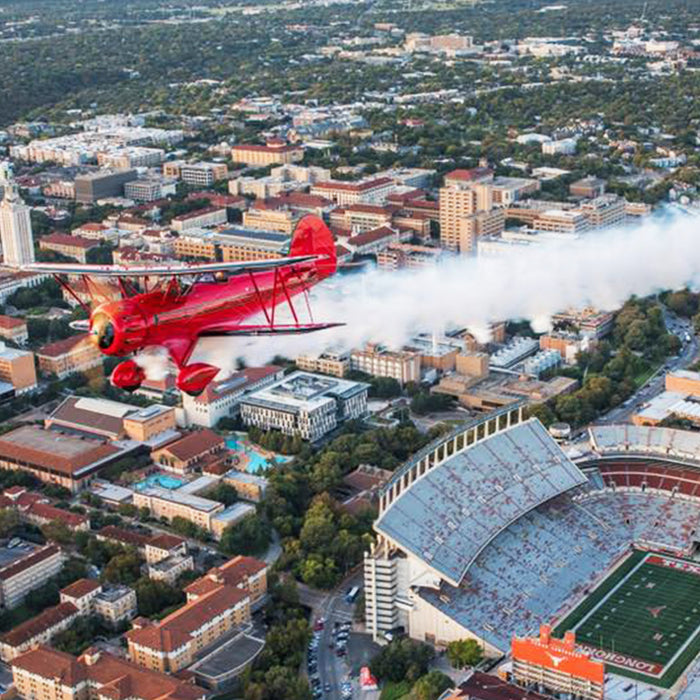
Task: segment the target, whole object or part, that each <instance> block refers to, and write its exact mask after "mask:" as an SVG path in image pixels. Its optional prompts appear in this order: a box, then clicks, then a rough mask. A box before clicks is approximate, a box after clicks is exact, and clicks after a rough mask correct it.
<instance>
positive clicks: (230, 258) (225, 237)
mask: <svg viewBox="0 0 700 700" xmlns="http://www.w3.org/2000/svg"><path fill="white" fill-rule="evenodd" d="M218 240H219V246H220V248H221V256H222V259H223V261H224V262H234V261H236V260H266V259H268V258H281V257H283V256H284V255H285V253H286V250H287V246H288V244H289V236H288V235H287V234H285V233H280V232H279V231H259V230H252V231H251V230H245V229H242V228H241V229H225V230H224V231H222V232H221V236H220V237H219V239H218Z"/></svg>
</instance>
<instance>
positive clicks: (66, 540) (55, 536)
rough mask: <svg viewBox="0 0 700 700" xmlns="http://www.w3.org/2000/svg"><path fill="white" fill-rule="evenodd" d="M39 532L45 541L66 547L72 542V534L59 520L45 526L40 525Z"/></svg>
mask: <svg viewBox="0 0 700 700" xmlns="http://www.w3.org/2000/svg"><path fill="white" fill-rule="evenodd" d="M41 532H42V534H43V535H44V537H46V539H47V540H50V541H51V542H58V544H63V545H67V544H70V543H71V542H72V541H73V532H72V531H71V529H70V528H69V527H68V526H67V525H66V524H65V523H64V522H62V521H60V520H52V521H51V522H50V523H46V525H42V527H41Z"/></svg>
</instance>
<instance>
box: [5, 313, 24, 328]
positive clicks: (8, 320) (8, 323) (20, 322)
mask: <svg viewBox="0 0 700 700" xmlns="http://www.w3.org/2000/svg"><path fill="white" fill-rule="evenodd" d="M26 325H27V322H26V321H25V320H24V319H23V318H13V317H12V316H4V315H2V314H0V328H3V329H4V330H10V329H11V328H22V327H23V326H24V327H26Z"/></svg>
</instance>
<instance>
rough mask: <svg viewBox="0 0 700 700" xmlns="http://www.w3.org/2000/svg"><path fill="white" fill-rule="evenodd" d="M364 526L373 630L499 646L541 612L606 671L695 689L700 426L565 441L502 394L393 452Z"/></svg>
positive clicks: (498, 653)
mask: <svg viewBox="0 0 700 700" xmlns="http://www.w3.org/2000/svg"><path fill="white" fill-rule="evenodd" d="M375 531H376V533H377V541H376V544H375V546H374V548H373V550H372V551H371V552H370V553H368V554H367V555H366V558H365V603H366V623H367V626H368V628H369V630H370V631H371V632H372V633H373V635H374V636H375V638H376V639H381V638H382V636H383V635H384V634H385V633H387V632H390V631H391V630H395V629H397V628H401V627H403V628H404V629H405V631H406V632H407V633H408V634H409V635H410V636H411V637H413V638H414V639H419V640H423V641H426V642H429V643H432V644H435V645H437V646H445V645H446V644H447V643H449V642H450V641H452V640H455V639H463V638H474V639H477V640H478V641H479V643H480V644H481V646H482V648H483V650H484V652H485V654H486V655H488V656H491V657H494V658H499V657H503V656H507V655H508V654H509V650H510V645H511V640H512V639H513V637H514V636H518V637H524V636H528V635H533V634H535V635H536V634H537V631H538V629H539V626H540V625H541V624H543V623H545V624H550V623H551V624H553V625H554V626H555V629H554V634H555V635H556V636H560V637H561V636H563V635H564V632H565V631H567V630H573V631H574V632H575V634H576V643H577V646H578V648H579V649H580V650H582V651H586V652H587V653H589V654H590V655H591V656H592V657H593V658H597V659H600V660H602V661H603V662H604V663H605V665H606V670H607V671H608V672H612V673H615V674H619V675H622V676H629V677H632V678H635V679H639V680H642V681H644V683H646V684H648V685H651V686H656V687H658V688H670V687H672V686H673V687H674V689H675V690H676V691H678V690H679V689H680V691H681V692H683V687H684V686H685V685H688V689H689V688H690V687H691V685H692V686H693V688H694V689H695V690H697V689H698V688H697V684H700V679H696V678H695V676H696V675H699V676H700V673H698V674H696V672H695V669H694V668H693V667H692V662H693V660H694V659H695V657H696V656H697V654H698V652H699V651H700V561H697V562H696V560H700V556H698V552H697V551H696V550H698V548H700V534H698V533H700V434H697V433H690V432H686V431H678V430H671V429H667V428H659V427H638V426H632V425H629V426H627V425H625V426H597V427H593V428H591V429H590V431H589V441H588V444H587V445H585V446H584V447H582V448H579V449H577V451H576V452H575V453H572V452H570V453H569V454H566V453H564V451H563V450H562V449H561V447H560V446H559V445H558V444H557V443H556V442H555V441H554V440H553V439H552V438H551V437H550V436H549V434H548V432H547V430H546V429H545V428H544V427H543V426H542V424H541V423H540V422H539V421H538V420H537V419H534V418H531V419H528V420H525V419H524V417H523V410H522V407H521V406H516V407H507V408H504V409H501V410H499V411H497V412H495V413H491V414H489V415H488V416H485V417H483V418H481V419H479V420H476V421H473V422H472V423H469V424H465V425H463V426H460V427H459V428H457V429H455V430H454V431H453V432H452V433H450V434H449V435H447V436H443V437H442V438H440V439H439V440H438V441H436V442H435V443H433V444H431V445H429V446H427V447H426V448H425V449H424V450H422V451H421V452H420V453H419V454H417V455H415V456H414V457H413V458H412V459H411V460H410V461H409V462H407V463H406V464H404V465H403V466H402V467H401V468H400V469H399V470H398V471H397V472H396V473H395V475H394V477H393V478H392V480H391V481H390V482H389V483H388V484H387V485H386V487H385V489H384V491H383V493H382V496H381V499H380V512H379V516H378V519H377V521H376V522H375ZM698 670H699V671H700V667H699V669H698ZM693 679H695V681H694V680H693ZM678 697H683V698H684V700H685V698H686V697H688V698H690V697H692V694H691V695H682V696H678ZM697 697H700V693H699V694H698V695H697V696H696V698H697Z"/></svg>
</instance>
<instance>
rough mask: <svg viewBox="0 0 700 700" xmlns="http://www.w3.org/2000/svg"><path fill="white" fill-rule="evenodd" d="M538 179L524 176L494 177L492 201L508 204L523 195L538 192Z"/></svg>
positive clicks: (502, 204) (539, 185)
mask: <svg viewBox="0 0 700 700" xmlns="http://www.w3.org/2000/svg"><path fill="white" fill-rule="evenodd" d="M540 187H541V184H540V181H539V180H535V179H531V178H525V177H494V179H493V188H492V192H493V203H494V204H497V205H501V206H508V205H510V204H512V203H513V202H517V201H518V200H520V199H522V198H523V197H524V196H525V195H528V194H532V193H534V192H539V190H540Z"/></svg>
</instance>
